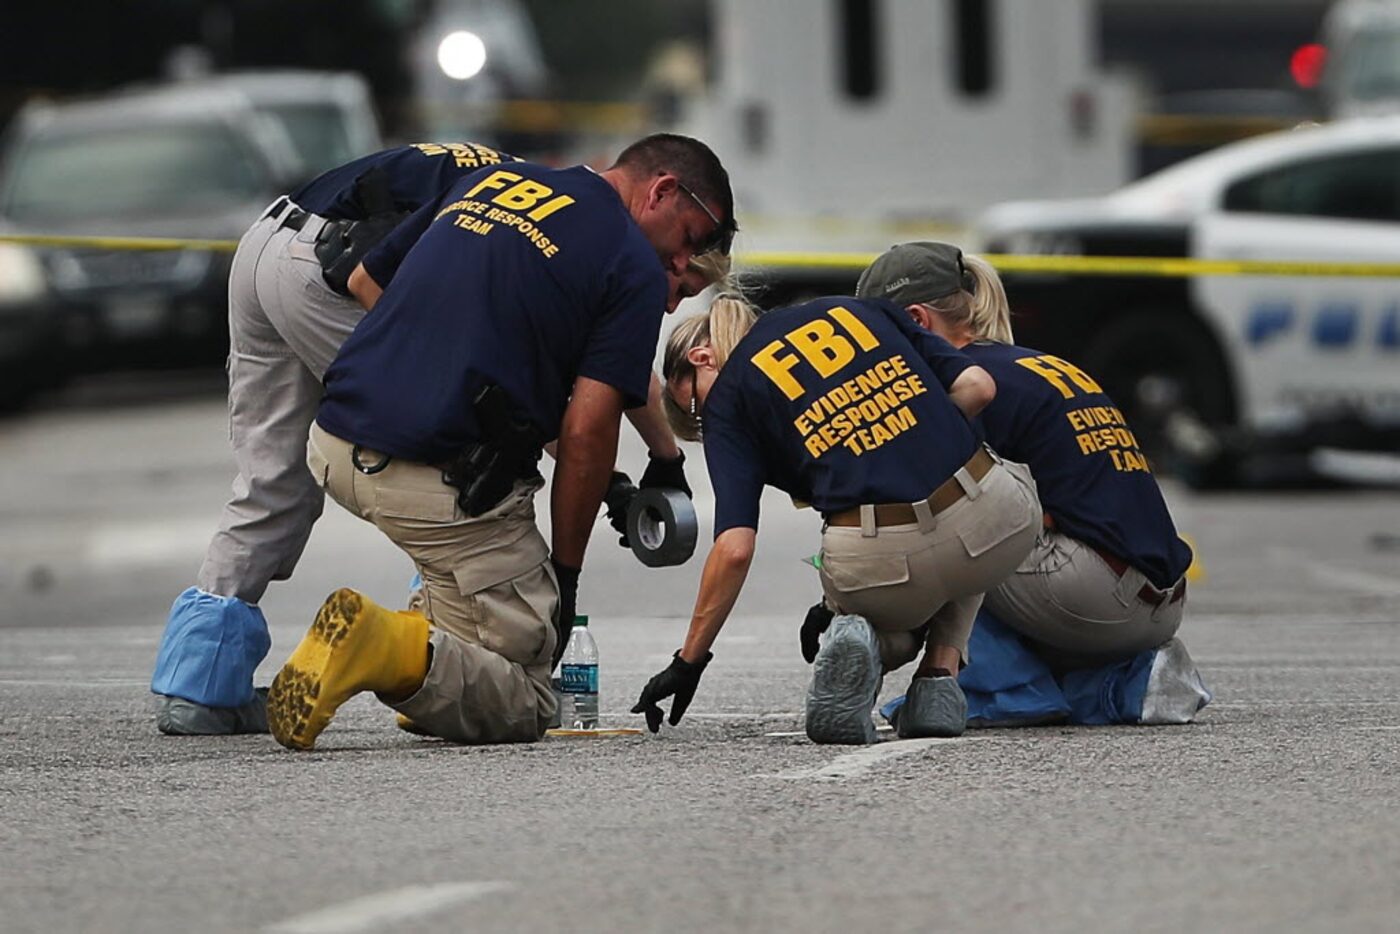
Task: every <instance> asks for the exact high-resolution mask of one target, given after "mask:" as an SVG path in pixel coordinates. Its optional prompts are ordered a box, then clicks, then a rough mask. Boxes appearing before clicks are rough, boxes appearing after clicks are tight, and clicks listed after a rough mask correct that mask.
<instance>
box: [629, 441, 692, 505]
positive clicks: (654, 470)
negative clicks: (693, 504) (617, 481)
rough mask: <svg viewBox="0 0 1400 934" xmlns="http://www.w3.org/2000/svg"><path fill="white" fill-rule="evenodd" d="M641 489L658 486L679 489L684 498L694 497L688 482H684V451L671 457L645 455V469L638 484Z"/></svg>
mask: <svg viewBox="0 0 1400 934" xmlns="http://www.w3.org/2000/svg"><path fill="white" fill-rule="evenodd" d="M638 487H640V488H641V489H643V490H649V489H652V488H653V487H660V488H663V489H667V490H680V491H681V492H682V493H684V494H685V498H686V499H694V498H695V495H694V494H693V493H691V492H690V484H689V483H686V482H685V452H684V451H681V452H680V453H678V454H677V455H676V456H675V458H673V459H666V458H661V457H657V456H656V455H655V454H648V455H647V469H646V472H645V473H643V474H642V482H641V483H639V484H638Z"/></svg>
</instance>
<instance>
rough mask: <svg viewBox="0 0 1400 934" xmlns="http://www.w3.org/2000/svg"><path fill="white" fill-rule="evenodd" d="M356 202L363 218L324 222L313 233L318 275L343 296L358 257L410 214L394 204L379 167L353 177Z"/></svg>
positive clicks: (382, 171)
mask: <svg viewBox="0 0 1400 934" xmlns="http://www.w3.org/2000/svg"><path fill="white" fill-rule="evenodd" d="M355 201H356V202H357V203H358V204H359V206H360V209H361V211H363V212H364V214H363V217H361V218H359V219H346V220H335V221H327V222H326V225H325V226H324V227H322V228H321V232H320V233H319V234H317V235H316V259H317V260H319V261H320V263H321V277H322V278H324V279H325V280H326V285H328V286H330V287H331V289H332V290H333V291H335V292H337V293H339V294H341V295H345V296H349V294H350V288H349V285H348V283H349V281H350V273H352V272H354V271H355V267H356V266H358V265H360V260H362V259H364V258H365V254H366V253H368V252H369V251H370V250H371V249H373V248H374V246H375V244H377V243H378V242H379V241H380V240H383V239H384V238H385V237H387V236H388V235H389V231H391V230H393V229H394V228H395V227H397V226H398V225H399V222H400V221H402V220H403V219H404V218H405V217H407V216H408V214H409V212H407V211H400V210H398V208H397V207H396V206H395V205H394V193H393V190H392V189H391V188H390V187H389V176H388V175H387V174H386V173H385V172H384V170H383V169H382V168H380V167H379V166H375V167H374V168H371V169H367V170H365V171H364V172H363V173H361V174H360V176H359V177H358V178H356V179H355Z"/></svg>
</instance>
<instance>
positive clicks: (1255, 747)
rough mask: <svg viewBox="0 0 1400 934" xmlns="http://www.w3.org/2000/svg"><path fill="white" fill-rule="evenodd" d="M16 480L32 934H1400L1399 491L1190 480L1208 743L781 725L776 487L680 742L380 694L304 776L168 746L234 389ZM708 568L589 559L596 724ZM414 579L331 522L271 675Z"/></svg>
mask: <svg viewBox="0 0 1400 934" xmlns="http://www.w3.org/2000/svg"><path fill="white" fill-rule="evenodd" d="M629 455H630V457H631V461H632V462H633V463H636V462H637V461H638V460H639V457H638V455H637V452H636V449H635V447H629ZM697 461H698V458H697ZM0 463H3V464H5V466H6V468H7V469H8V470H7V472H8V478H7V480H6V481H5V483H4V485H3V488H0V527H3V529H4V534H3V536H0V853H3V854H4V870H3V872H0V929H3V930H4V931H7V932H10V931H14V932H18V931H97V930H102V931H109V930H111V931H143V932H144V931H152V932H156V931H186V930H200V931H245V930H263V929H266V930H280V931H302V932H305V931H337V930H389V931H408V930H414V929H420V928H422V927H423V926H424V925H435V926H437V927H438V928H439V929H442V928H443V927H444V926H445V928H446V929H448V930H480V931H517V930H529V929H536V930H540V929H548V928H565V927H567V928H569V929H571V930H584V931H588V930H599V931H605V930H606V931H612V930H625V931H633V930H638V931H650V930H675V931H692V930H693V931H717V930H719V931H723V930H746V931H760V930H764V931H766V930H800V931H855V930H860V931H864V930H872V931H875V930H891V931H914V930H928V929H940V930H975V931H1022V930H1024V931H1075V932H1079V931H1084V930H1095V931H1099V930H1107V931H1128V930H1133V931H1172V932H1176V931H1180V930H1183V929H1191V930H1204V931H1271V932H1276V931H1318V930H1327V931H1332V932H1338V931H1372V930H1375V931H1380V930H1394V929H1395V927H1396V921H1395V918H1396V916H1397V914H1400V894H1397V890H1396V886H1395V879H1396V877H1397V873H1400V845H1397V843H1396V840H1397V839H1400V814H1397V810H1396V802H1397V800H1400V680H1398V679H1397V677H1396V675H1397V674H1400V626H1397V623H1400V573H1397V571H1400V551H1396V550H1388V547H1387V546H1390V547H1393V545H1394V541H1395V539H1396V538H1397V537H1400V506H1398V505H1397V498H1396V497H1395V496H1394V495H1393V494H1385V493H1357V494H1315V495H1300V494H1271V495H1270V494H1252V495H1230V496H1213V497H1200V496H1194V495H1191V494H1188V493H1186V492H1184V491H1180V490H1176V489H1173V490H1171V499H1172V503H1173V507H1174V509H1175V510H1176V513H1177V516H1178V520H1179V523H1180V525H1181V526H1182V527H1183V529H1184V530H1186V531H1187V532H1188V533H1190V534H1191V535H1192V536H1193V537H1194V538H1195V540H1196V542H1197V543H1198V545H1199V546H1200V551H1201V553H1202V555H1203V556H1204V569H1205V573H1206V577H1205V579H1204V580H1203V581H1199V582H1197V583H1196V584H1193V587H1192V595H1191V616H1190V619H1189V622H1188V623H1187V625H1186V627H1185V628H1184V630H1183V636H1184V637H1185V639H1186V642H1187V644H1188V645H1189V646H1190V648H1191V651H1192V653H1193V654H1194V656H1195V657H1196V659H1197V661H1198V662H1199V664H1200V667H1201V669H1202V671H1203V673H1204V674H1205V676H1206V679H1207V681H1208V683H1209V684H1210V685H1211V687H1212V688H1214V689H1215V691H1216V692H1217V697H1218V700H1217V702H1216V703H1215V704H1214V705H1212V706H1211V707H1210V708H1208V709H1207V711H1206V712H1205V713H1204V714H1203V716H1202V718H1201V720H1200V722H1199V723H1197V724H1195V725H1193V726H1190V727H1183V728H1160V729H1129V728H1111V729H1071V728H1044V729H1037V730H1021V731H986V732H981V733H974V734H969V736H968V737H966V738H964V739H961V740H951V741H913V742H906V743H886V744H881V745H878V746H876V747H872V748H870V749H867V750H860V751H855V752H852V751H850V750H842V749H831V748H821V747H816V746H813V745H811V744H810V743H808V742H807V741H806V740H805V739H803V738H801V737H800V736H797V737H793V736H784V735H777V736H774V735H771V734H774V733H780V734H781V733H788V732H792V731H797V730H800V729H801V719H800V715H799V713H798V711H799V710H800V707H801V695H802V691H803V688H804V685H805V678H806V670H805V666H804V665H803V664H802V662H801V659H800V657H799V656H798V653H797V648H796V639H795V630H796V625H797V622H798V620H800V618H801V615H802V612H803V610H804V608H805V607H806V606H807V605H808V604H809V603H810V602H811V601H812V599H813V598H814V595H815V593H816V583H815V578H814V577H813V575H812V572H811V571H810V569H804V568H803V567H802V566H801V565H800V564H799V563H798V559H799V558H800V557H801V556H803V555H805V554H808V553H810V551H811V550H812V548H813V547H814V544H815V537H816V520H815V519H814V518H813V517H812V516H810V515H808V514H799V513H796V512H794V511H793V510H792V509H791V507H790V506H789V505H787V504H785V503H784V502H783V501H782V500H781V499H778V498H774V499H772V500H770V501H768V502H767V503H766V504H765V510H766V512H765V518H764V528H763V531H762V533H761V535H760V550H761V554H760V558H759V561H758V563H757V565H756V568H755V572H754V579H753V580H752V582H751V584H750V586H749V588H748V590H747V591H746V593H745V596H744V598H743V600H742V602H741V604H740V606H739V608H738V612H737V616H736V618H735V619H734V620H733V621H732V622H731V624H730V626H729V628H728V629H727V630H726V632H725V634H724V636H723V637H722V639H721V641H720V642H719V644H718V645H717V647H716V661H715V663H714V665H713V666H712V667H711V669H710V671H709V673H708V674H707V675H706V678H705V681H704V683H703V684H702V686H701V689H700V693H699V695H698V696H697V698H696V701H695V704H694V706H693V707H692V713H691V714H690V715H689V717H688V718H687V720H686V722H685V723H684V724H683V725H682V726H681V727H680V728H679V729H676V730H670V731H668V732H665V733H663V734H662V735H661V736H660V737H656V738H652V737H625V738H617V739H550V740H547V741H545V742H544V743H541V744H538V745H534V746H525V747H509V748H488V749H463V748H459V747H452V746H448V745H445V744H442V743H439V742H434V741H421V740H417V739H415V738H412V737H410V736H408V735H406V734H401V733H399V732H397V731H396V730H395V729H394V728H393V726H392V714H391V713H390V712H389V711H387V710H386V709H384V708H379V707H377V706H376V705H375V704H374V702H373V701H371V700H369V699H367V698H360V699H357V700H355V701H352V702H351V704H350V705H349V706H348V707H347V708H345V709H344V710H343V712H342V714H341V715H340V716H339V717H338V718H337V719H336V721H335V723H334V724H333V725H332V727H331V729H330V730H329V731H328V732H327V733H326V734H324V735H323V737H322V741H321V743H320V745H319V747H318V749H317V751H315V752H313V753H308V754H292V753H289V752H286V751H284V750H282V749H281V748H280V747H278V746H276V745H275V744H274V743H273V742H272V741H271V740H270V739H268V738H267V737H239V738H224V739H170V738H164V737H160V736H158V735H157V734H156V733H155V731H154V728H153V726H152V724H151V719H150V714H149V706H148V705H149V698H148V695H147V692H146V687H145V685H146V679H147V678H148V676H149V669H150V665H151V662H152V659H153V656H154V651H155V644H156V640H157V638H158V636H159V633H160V628H161V624H162V623H163V620H164V614H165V611H166V609H167V608H168V606H169V602H170V600H171V598H172V597H173V596H174V594H175V593H176V592H178V591H179V590H180V589H182V588H183V587H184V586H186V585H187V584H188V583H189V582H190V580H191V578H192V576H193V574H194V572H195V569H196V568H197V566H198V563H199V558H200V553H201V551H202V548H203V545H204V542H205V540H206V539H207V536H208V534H209V532H210V530H211V529H212V525H213V522H214V519H215V516H216V514H217V509H218V506H219V505H220V503H221V501H222V496H223V491H224V489H225V487H226V483H227V481H228V478H229V470H230V468H229V458H228V455H227V453H226V451H225V449H224V434H223V425H222V405H221V403H219V402H217V401H193V402H181V403H174V404H168V405H163V406H156V407H136V408H123V409H112V410H104V409H82V408H78V409H69V410H58V411H53V410H51V411H47V412H44V413H39V414H36V415H33V416H30V417H28V418H24V419H18V420H13V421H9V422H6V423H5V424H4V425H3V426H0ZM699 467H700V464H699V463H698V462H697V463H696V464H695V465H694V468H693V469H692V477H693V478H695V479H698V478H699V477H700V475H701V471H700V470H699ZM541 502H543V499H542V500H541ZM700 506H701V513H702V518H703V517H705V516H706V515H707V514H708V511H709V505H708V503H707V502H706V500H705V495H704V494H703V493H702V494H701V496H700ZM698 566H699V563H698V561H695V562H692V564H691V565H690V566H687V567H686V568H682V569H676V570H668V571H647V570H646V569H644V568H642V567H641V565H640V564H638V563H636V562H635V561H634V560H633V559H632V558H631V557H630V556H629V555H628V554H627V553H625V552H623V551H622V550H621V549H618V548H617V547H616V546H615V545H613V544H612V543H611V540H610V539H609V538H608V537H607V536H606V534H604V533H603V532H602V531H600V535H599V537H598V538H595V547H594V549H593V551H592V553H591V555H590V559H589V567H588V573H587V575H586V576H585V581H584V586H583V593H582V596H581V600H580V605H581V607H582V608H583V609H584V610H586V611H587V612H589V613H590V614H591V615H592V617H593V619H594V628H595V631H596V633H597V635H598V638H599V641H600V644H601V649H602V661H603V663H602V685H603V714H604V720H605V721H606V724H605V725H613V726H636V725H639V724H638V723H637V721H638V720H639V719H640V718H637V717H632V716H630V715H628V714H626V713H625V709H626V707H627V706H629V705H630V703H631V701H632V700H633V699H634V697H635V695H636V693H637V691H638V690H639V689H640V686H641V684H642V683H643V682H644V681H645V679H646V678H647V677H649V676H650V675H651V674H652V673H654V672H655V671H656V670H659V669H660V668H661V667H662V666H663V665H664V664H665V661H666V658H667V656H668V655H669V653H670V652H671V651H672V650H673V649H674V648H675V647H676V645H677V644H678V640H679V638H680V634H681V632H682V630H683V627H684V619H683V617H684V616H685V614H687V613H688V609H689V601H690V599H691V597H692V596H693V587H694V582H695V579H696V577H697V574H698ZM408 573H409V569H408V568H407V566H406V564H405V563H404V561H403V560H402V559H401V558H400V557H399V556H398V554H397V552H395V551H394V549H392V547H389V546H387V545H385V544H384V543H382V542H380V541H378V540H377V538H376V536H375V533H374V532H373V530H372V529H368V528H367V527H362V526H360V525H359V524H358V523H357V522H355V521H354V520H352V519H350V518H348V517H347V516H345V515H343V514H342V513H340V512H339V511H338V508H337V507H335V506H334V504H331V505H330V506H329V507H328V510H327V515H326V518H325V520H323V522H322V524H321V525H320V526H318V529H317V533H316V535H315V537H314V538H313V540H312V543H311V546H310V548H309V550H308V554H307V557H306V560H305V562H304V564H303V566H302V568H301V569H300V570H299V571H298V574H297V577H296V579H295V580H294V581H291V582H288V583H286V584H282V585H278V586H275V587H274V590H273V591H272V592H271V593H270V595H269V597H268V599H267V600H266V602H265V609H266V611H267V614H268V616H269V618H270V619H271V620H272V621H273V630H274V646H273V650H272V654H271V656H270V658H269V662H268V664H267V665H266V667H265V669H264V674H263V677H264V680H265V679H266V678H270V676H271V674H272V673H273V672H274V671H275V669H276V666H277V664H279V663H280V662H281V660H282V659H283V658H285V656H286V654H287V653H288V652H289V651H290V649H291V647H292V646H293V645H294V644H295V641H296V639H297V638H299V636H300V634H301V631H302V630H303V629H304V626H305V624H306V623H307V622H309V619H310V616H311V614H312V613H313V612H314V610H315V607H316V606H317V604H318V603H319V601H320V599H321V598H322V597H324V595H325V594H326V593H327V592H329V591H330V590H331V589H333V588H334V587H336V586H339V585H341V584H353V585H355V586H357V587H360V588H361V589H364V590H366V591H367V592H369V593H370V594H372V595H374V596H377V597H380V598H381V599H383V600H385V601H388V602H394V601H395V600H397V599H398V597H399V595H400V594H401V593H402V590H403V587H404V583H405V581H406V578H407V576H408ZM901 686H902V685H900V684H899V683H898V682H894V681H892V682H891V684H890V686H889V687H887V688H886V692H887V693H893V692H894V691H896V690H898V689H899V688H900V687H901Z"/></svg>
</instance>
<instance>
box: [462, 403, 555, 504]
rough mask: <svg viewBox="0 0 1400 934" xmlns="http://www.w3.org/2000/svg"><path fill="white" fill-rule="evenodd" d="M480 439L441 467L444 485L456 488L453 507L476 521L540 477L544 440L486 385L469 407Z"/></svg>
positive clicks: (516, 408) (519, 411) (515, 408)
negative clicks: (517, 486)
mask: <svg viewBox="0 0 1400 934" xmlns="http://www.w3.org/2000/svg"><path fill="white" fill-rule="evenodd" d="M472 407H473V411H474V412H475V413H476V423H477V427H478V429H479V430H480V432H481V436H482V439H481V440H480V441H477V442H475V443H473V444H469V445H468V446H467V447H466V448H465V449H464V450H463V451H462V453H460V454H458V455H457V456H456V457H454V458H453V459H452V460H451V461H450V462H449V463H447V464H446V465H444V468H443V471H442V482H443V483H446V484H448V485H449V486H454V487H456V488H457V491H458V492H457V505H459V506H460V507H462V511H463V512H465V513H466V514H467V515H469V516H479V515H481V514H482V513H485V512H488V511H490V510H491V509H493V508H494V507H495V506H496V505H497V504H499V503H500V502H501V500H503V499H505V498H506V496H507V495H508V494H509V493H510V491H511V489H512V488H513V487H514V486H515V482H516V481H517V480H525V479H530V478H534V477H538V476H539V475H540V471H539V462H540V457H541V455H542V454H543V453H544V439H543V438H542V437H541V436H540V432H539V430H538V429H537V428H535V426H534V425H533V424H532V423H531V422H530V420H529V418H528V417H527V416H526V415H525V412H524V411H523V410H522V409H521V408H520V407H519V406H517V405H516V404H515V400H514V399H512V398H511V397H510V394H509V393H507V392H506V391H505V390H504V389H502V388H501V387H500V386H497V385H494V384H493V385H490V386H487V387H485V388H484V389H482V390H481V392H479V393H477V396H476V399H475V400H473V403H472Z"/></svg>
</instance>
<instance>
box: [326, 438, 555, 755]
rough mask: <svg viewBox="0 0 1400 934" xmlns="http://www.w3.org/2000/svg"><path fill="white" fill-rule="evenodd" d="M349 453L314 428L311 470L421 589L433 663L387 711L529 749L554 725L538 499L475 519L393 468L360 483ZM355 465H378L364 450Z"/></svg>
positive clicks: (550, 598)
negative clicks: (403, 562)
mask: <svg viewBox="0 0 1400 934" xmlns="http://www.w3.org/2000/svg"><path fill="white" fill-rule="evenodd" d="M352 451H353V445H351V444H349V443H348V442H346V441H344V440H342V439H340V438H337V437H336V436H335V435H332V434H330V433H329V432H327V431H325V430H324V429H323V428H321V426H320V425H315V424H313V425H312V426H311V435H310V440H309V441H308V442H307V444H306V463H307V466H309V467H310V469H311V472H312V473H313V474H314V475H315V477H316V481H317V482H318V483H319V484H322V485H324V487H325V490H326V492H327V493H329V494H330V495H331V498H333V499H334V500H335V501H336V502H338V503H340V505H342V506H344V507H345V508H346V509H348V510H350V512H352V513H354V514H355V515H357V516H359V517H360V518H361V519H364V520H365V521H367V522H371V523H373V524H374V525H375V526H376V527H377V528H378V529H379V530H380V531H381V532H383V533H384V534H385V535H387V536H388V537H389V539H390V541H392V542H393V543H394V544H395V545H398V546H399V547H400V548H401V549H403V550H404V551H405V552H406V553H407V554H408V556H409V557H410V558H412V559H413V563H414V564H415V565H416V566H417V568H418V573H419V574H420V575H422V577H423V595H424V615H426V616H427V617H428V619H429V620H430V621H431V622H432V625H433V633H432V635H431V637H430V640H429V641H430V642H431V643H432V646H433V655H432V661H431V663H430V664H429V666H428V676H427V678H426V679H425V680H424V681H423V686H422V687H421V688H419V689H418V691H417V693H415V694H414V695H413V696H412V697H410V698H408V699H407V700H405V701H402V702H399V703H395V704H392V705H391V706H392V707H393V708H394V709H395V710H397V711H398V712H399V713H401V714H403V715H404V716H406V717H408V718H409V719H410V720H412V721H413V722H414V723H415V724H417V725H418V726H420V727H422V728H423V729H425V730H427V731H428V732H430V733H432V734H433V735H434V736H440V737H442V738H443V739H449V740H452V741H453V742H458V743H510V742H531V741H533V740H537V739H539V738H540V737H541V736H543V735H544V731H545V728H546V727H547V726H548V724H549V721H550V719H551V718H552V717H553V716H554V711H555V700H554V692H553V690H551V688H550V684H549V670H550V667H551V664H550V663H551V662H552V660H553V653H554V643H555V634H554V625H553V617H554V612H555V608H556V606H557V604H558V602H559V584H558V582H557V581H556V580H555V579H554V569H553V567H552V566H551V565H550V563H549V546H548V545H547V544H546V543H545V540H544V537H543V536H542V535H540V531H539V528H538V527H537V526H536V525H535V492H536V491H537V490H538V489H539V488H540V487H541V486H543V484H544V481H542V480H539V479H536V480H531V481H519V482H517V483H516V485H515V489H514V490H513V491H512V492H511V494H510V495H509V496H507V497H506V498H505V499H504V500H503V501H501V503H500V504H498V505H497V506H496V507H495V508H494V509H492V510H490V511H489V512H486V513H484V514H482V515H480V516H476V517H471V516H467V515H466V514H465V513H463V512H462V510H461V508H460V507H459V506H458V505H457V490H456V488H454V487H451V486H448V485H447V484H445V483H443V481H442V470H441V469H440V468H438V467H433V466H431V465H428V464H420V463H416V462H414V461H406V460H401V459H399V458H394V459H392V460H390V461H389V462H388V465H387V466H386V467H384V468H383V469H382V470H380V471H378V472H377V473H373V474H366V473H363V472H361V471H360V470H357V469H356V468H355V466H354V464H353V463H352V460H351V455H352ZM360 458H361V463H364V464H371V465H374V464H378V463H380V462H381V461H382V460H383V455H380V454H379V453H377V452H375V451H369V450H366V449H363V448H362V449H361V450H360Z"/></svg>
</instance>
